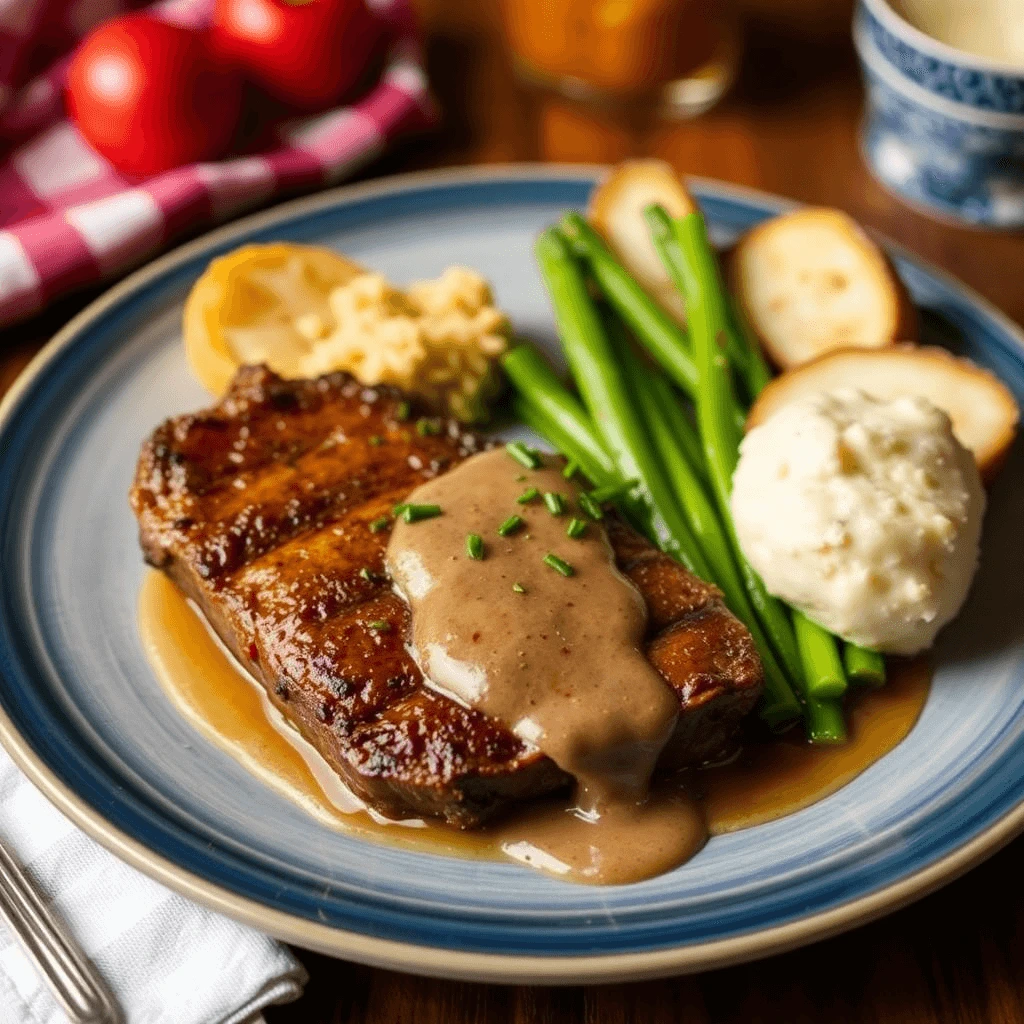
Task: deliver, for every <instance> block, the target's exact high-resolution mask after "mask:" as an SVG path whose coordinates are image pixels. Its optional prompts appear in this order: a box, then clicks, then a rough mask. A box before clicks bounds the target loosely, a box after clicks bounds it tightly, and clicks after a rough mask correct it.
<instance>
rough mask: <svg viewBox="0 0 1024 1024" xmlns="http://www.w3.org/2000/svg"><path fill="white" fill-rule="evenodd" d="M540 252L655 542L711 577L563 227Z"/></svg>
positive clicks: (582, 382) (582, 386) (560, 319)
mask: <svg viewBox="0 0 1024 1024" xmlns="http://www.w3.org/2000/svg"><path fill="white" fill-rule="evenodd" d="M536 252H537V260H538V263H539V264H540V269H541V274H542V275H543V277H544V282H545V284H546V285H547V289H548V293H549V295H550V297H551V303H552V306H553V307H554V312H555V321H556V322H557V324H558V327H559V334H560V335H561V338H562V348H563V350H564V351H565V355H566V358H567V359H568V362H569V367H570V369H571V371H572V375H573V378H574V380H575V381H576V386H577V388H578V389H579V392H580V395H581V396H582V398H583V403H584V405H585V406H586V408H587V410H588V411H589V413H590V416H591V418H592V420H593V422H594V425H595V426H596V428H597V433H598V435H599V436H600V438H601V439H602V441H603V442H604V447H605V449H606V450H607V451H608V453H609V454H610V455H611V456H612V459H613V461H614V462H615V465H616V468H617V469H618V471H619V476H620V477H621V478H622V479H624V480H631V479H634V478H635V479H636V480H638V481H639V484H638V486H637V488H635V490H634V494H635V496H636V498H637V499H638V500H639V501H640V502H641V503H642V504H644V505H646V506H647V508H648V509H649V512H650V518H651V526H652V528H653V531H654V536H653V538H652V539H654V540H655V543H657V544H658V545H659V547H661V548H662V549H663V550H665V551H667V552H669V553H670V554H672V555H673V556H674V557H676V558H678V559H679V560H680V561H681V562H682V563H683V564H684V565H685V566H686V567H687V568H688V569H690V570H691V571H692V572H695V573H696V574H697V575H698V576H701V577H703V578H704V579H707V578H708V577H709V576H710V575H711V573H710V569H709V568H708V565H707V563H706V562H705V560H704V556H703V555H702V554H701V552H700V549H699V548H698V546H697V544H696V542H695V540H694V538H693V534H692V533H691V532H690V528H689V526H688V525H687V523H686V519H685V517H684V516H683V514H682V512H681V511H680V509H679V507H678V505H677V504H676V500H675V496H674V495H673V494H672V491H671V489H670V488H669V486H668V482H667V480H666V479H665V477H664V474H663V472H662V469H661V465H660V463H659V461H658V458H657V456H656V455H655V453H654V451H653V449H652V447H651V444H650V440H649V439H648V437H647V435H646V431H645V430H644V426H643V423H642V421H641V420H640V417H639V415H638V413H637V410H636V408H635V407H634V405H633V402H632V401H631V399H630V396H629V389H628V387H627V386H626V384H625V382H624V381H623V379H622V374H621V371H620V369H619V367H618V366H617V364H616V361H615V356H614V353H613V351H612V347H611V343H610V342H609V340H608V336H607V334H606V333H605V329H604V325H603V324H602V323H601V318H600V316H599V315H598V312H597V309H596V308H595V306H594V304H593V302H592V301H591V298H590V295H589V293H588V291H587V283H586V280H585V278H584V276H583V272H582V270H581V268H580V267H579V265H578V264H577V262H576V260H575V258H574V257H573V256H572V253H571V252H570V249H569V246H568V243H567V242H566V240H565V238H564V237H563V236H562V235H561V233H560V232H558V231H557V230H556V229H553V228H549V229H548V230H547V231H545V232H544V233H543V234H542V235H541V236H540V238H539V239H538V240H537V246H536ZM577 461H578V460H577Z"/></svg>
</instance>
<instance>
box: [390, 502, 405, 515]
mask: <svg viewBox="0 0 1024 1024" xmlns="http://www.w3.org/2000/svg"><path fill="white" fill-rule="evenodd" d="M408 507H409V503H408V502H407V501H400V502H399V503H398V504H397V505H395V506H394V507H393V508H392V509H391V511H392V512H394V513H395V515H396V516H400V515H401V514H402V513H403V512H404V511H405V510H406V509H407V508H408Z"/></svg>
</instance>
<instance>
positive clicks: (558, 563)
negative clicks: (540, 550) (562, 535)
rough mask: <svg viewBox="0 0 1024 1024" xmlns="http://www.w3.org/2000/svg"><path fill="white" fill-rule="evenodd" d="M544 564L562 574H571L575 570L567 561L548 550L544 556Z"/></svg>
mask: <svg viewBox="0 0 1024 1024" xmlns="http://www.w3.org/2000/svg"><path fill="white" fill-rule="evenodd" d="M544 564H545V565H546V566H549V567H550V568H552V569H554V570H555V572H557V573H559V574H560V575H562V576H572V575H574V574H575V572H576V570H575V569H574V568H573V567H572V566H571V565H570V564H569V563H568V562H566V561H565V560H564V559H562V558H559V557H558V555H553V554H551V553H550V552H549V553H548V554H546V555H545V556H544Z"/></svg>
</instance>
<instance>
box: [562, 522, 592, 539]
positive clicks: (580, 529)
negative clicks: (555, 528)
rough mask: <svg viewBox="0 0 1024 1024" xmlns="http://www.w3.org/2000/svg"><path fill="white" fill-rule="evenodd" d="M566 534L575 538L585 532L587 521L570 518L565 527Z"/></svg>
mask: <svg viewBox="0 0 1024 1024" xmlns="http://www.w3.org/2000/svg"><path fill="white" fill-rule="evenodd" d="M565 532H566V535H567V536H569V537H572V539H573V540H575V539H576V538H577V537H582V536H583V534H585V533H586V532H587V521H586V520H585V519H576V518H573V519H570V520H569V525H568V526H567V527H566V528H565Z"/></svg>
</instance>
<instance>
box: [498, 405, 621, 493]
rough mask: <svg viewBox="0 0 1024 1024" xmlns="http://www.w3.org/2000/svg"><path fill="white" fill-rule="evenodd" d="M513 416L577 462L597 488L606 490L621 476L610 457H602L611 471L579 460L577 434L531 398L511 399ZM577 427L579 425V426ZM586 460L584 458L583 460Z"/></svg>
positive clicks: (604, 455)
mask: <svg viewBox="0 0 1024 1024" xmlns="http://www.w3.org/2000/svg"><path fill="white" fill-rule="evenodd" d="M512 412H513V413H514V415H515V417H516V419H517V420H519V421H520V422H521V423H523V424H525V425H526V426H527V427H529V428H530V429H531V430H532V431H534V433H537V434H540V436H541V437H543V438H544V439H545V440H546V441H548V442H550V444H551V446H552V447H553V448H556V449H557V450H558V451H559V452H561V453H562V454H563V455H564V456H566V458H570V459H575V460H576V462H578V463H579V464H580V466H581V467H582V469H583V472H584V474H585V475H586V477H587V479H588V480H590V482H591V483H592V484H594V485H595V486H598V487H607V486H610V485H614V484H615V483H617V482H618V479H619V477H618V474H617V471H616V470H615V467H614V466H613V465H612V461H611V457H610V456H609V455H608V454H607V453H602V455H603V459H604V460H605V461H606V462H607V466H608V468H607V469H606V468H605V467H604V466H603V465H600V464H596V463H595V464H594V465H593V466H588V465H587V464H586V463H585V462H584V461H583V459H582V458H581V457H580V456H581V455H582V454H583V450H582V449H578V448H576V447H575V446H576V442H577V439H578V437H577V434H576V433H575V431H573V432H569V431H566V430H564V429H563V421H560V420H556V419H554V418H553V417H551V416H549V415H548V414H547V412H546V411H545V410H544V409H543V408H542V407H541V406H540V405H538V404H536V403H535V402H534V401H533V399H532V398H528V397H527V396H526V395H525V394H523V393H522V392H518V391H517V392H515V393H514V394H513V395H512ZM576 426H578V424H577V425H576ZM584 458H585V456H584Z"/></svg>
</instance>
